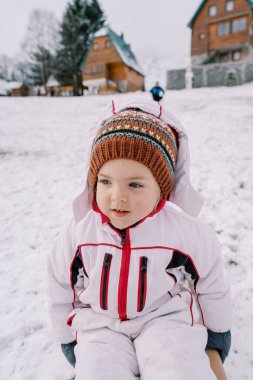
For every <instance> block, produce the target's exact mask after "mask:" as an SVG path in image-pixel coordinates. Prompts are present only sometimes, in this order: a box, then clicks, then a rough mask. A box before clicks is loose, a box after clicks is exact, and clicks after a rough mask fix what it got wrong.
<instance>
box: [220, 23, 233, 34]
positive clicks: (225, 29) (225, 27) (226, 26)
mask: <svg viewBox="0 0 253 380" xmlns="http://www.w3.org/2000/svg"><path fill="white" fill-rule="evenodd" d="M229 33H230V22H221V23H220V24H218V29H217V34H218V36H224V35H226V34H229Z"/></svg>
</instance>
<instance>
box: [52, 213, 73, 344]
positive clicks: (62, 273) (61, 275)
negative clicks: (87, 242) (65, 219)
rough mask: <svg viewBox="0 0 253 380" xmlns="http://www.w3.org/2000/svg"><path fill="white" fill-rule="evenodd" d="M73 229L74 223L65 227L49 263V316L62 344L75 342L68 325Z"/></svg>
mask: <svg viewBox="0 0 253 380" xmlns="http://www.w3.org/2000/svg"><path fill="white" fill-rule="evenodd" d="M73 229H74V222H73V221H72V222H71V223H69V224H68V225H66V226H65V227H64V230H63V231H62V233H61V234H60V235H59V237H58V239H57V241H56V243H55V245H54V247H53V250H52V252H51V253H50V255H49V256H48V262H47V264H48V265H47V269H48V299H49V315H50V319H51V324H52V329H53V335H54V338H55V340H56V341H58V342H60V343H69V342H72V341H73V340H75V337H74V335H73V333H72V331H71V329H70V327H69V326H68V325H67V318H68V315H69V313H70V311H71V310H73V306H72V302H73V290H72V287H71V279H70V266H71V262H72V260H73V258H74V256H75V249H74V247H72V236H73Z"/></svg>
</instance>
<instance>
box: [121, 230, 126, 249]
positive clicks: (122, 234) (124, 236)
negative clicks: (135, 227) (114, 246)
mask: <svg viewBox="0 0 253 380" xmlns="http://www.w3.org/2000/svg"><path fill="white" fill-rule="evenodd" d="M125 244H126V230H122V231H121V245H125Z"/></svg>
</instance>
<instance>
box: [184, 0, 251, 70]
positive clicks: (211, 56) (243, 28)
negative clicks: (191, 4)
mask: <svg viewBox="0 0 253 380" xmlns="http://www.w3.org/2000/svg"><path fill="white" fill-rule="evenodd" d="M188 26H189V27H190V28H191V29H192V44H191V57H192V65H193V66H196V65H201V64H206V63H224V62H240V61H248V62H253V0H203V1H201V3H200V5H199V7H198V9H197V10H196V12H195V14H194V15H193V17H192V19H191V20H190V22H189V24H188Z"/></svg>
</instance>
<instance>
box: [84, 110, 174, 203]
mask: <svg viewBox="0 0 253 380" xmlns="http://www.w3.org/2000/svg"><path fill="white" fill-rule="evenodd" d="M176 155H177V134H176V132H175V130H173V129H172V128H171V127H169V125H167V124H165V123H164V122H163V121H161V120H160V119H158V118H157V117H155V116H153V115H151V114H148V113H145V112H142V111H140V110H138V109H127V110H125V111H121V112H119V113H118V114H116V115H114V116H112V117H111V118H110V119H108V120H107V121H106V122H105V123H104V124H102V126H101V128H100V130H99V132H98V134H97V136H96V138H95V140H94V145H93V149H92V153H91V162H90V170H89V184H90V186H91V188H92V189H95V187H96V182H97V175H98V172H99V170H100V169H101V167H102V166H103V165H104V164H105V163H106V162H107V161H110V160H114V159H118V158H124V159H130V160H134V161H138V162H140V163H142V164H144V165H145V166H147V167H148V168H149V169H150V171H151V172H152V174H153V176H154V177H155V179H156V181H157V183H158V185H159V187H160V189H161V196H162V198H167V197H168V195H169V193H170V190H171V189H172V186H173V177H174V171H175V164H176Z"/></svg>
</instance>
